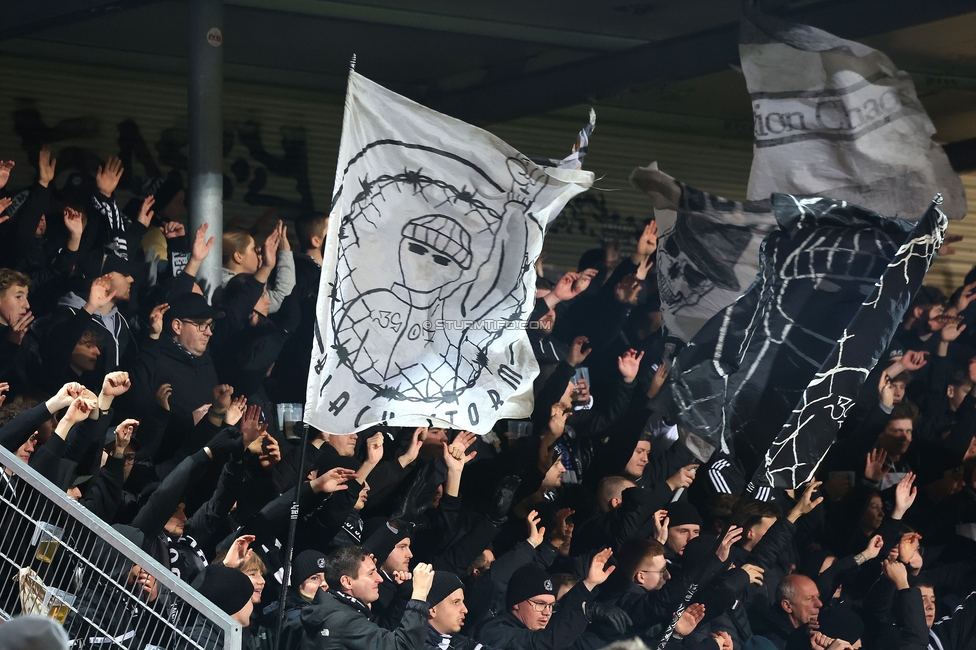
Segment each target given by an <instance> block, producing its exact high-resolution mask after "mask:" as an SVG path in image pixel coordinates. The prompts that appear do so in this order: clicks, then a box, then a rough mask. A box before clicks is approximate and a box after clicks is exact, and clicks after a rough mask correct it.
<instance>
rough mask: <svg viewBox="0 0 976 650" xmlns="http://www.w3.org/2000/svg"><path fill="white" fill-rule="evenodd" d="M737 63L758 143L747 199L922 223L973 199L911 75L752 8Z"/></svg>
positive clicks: (957, 215) (961, 210) (961, 209)
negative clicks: (928, 214)
mask: <svg viewBox="0 0 976 650" xmlns="http://www.w3.org/2000/svg"><path fill="white" fill-rule="evenodd" d="M739 56H740V59H741V63H742V72H743V74H744V75H745V78H746V85H747V86H748V89H749V94H750V97H751V99H752V109H753V126H754V128H753V131H754V136H755V142H754V154H753V161H752V171H751V173H750V175H749V190H748V198H750V199H759V200H761V199H765V198H767V197H768V196H770V194H772V193H773V192H785V193H789V194H795V195H815V196H826V197H830V198H833V199H837V200H844V201H850V202H852V203H855V204H857V205H860V206H863V207H865V208H867V209H869V210H873V211H875V212H878V213H880V214H884V215H887V216H891V217H901V218H904V219H908V220H910V221H915V220H917V219H918V218H919V215H921V214H923V213H924V212H925V211H926V209H927V208H928V204H929V201H930V200H931V198H932V197H933V196H935V195H936V194H938V193H942V194H943V196H944V197H945V202H944V204H943V206H942V210H943V212H945V214H946V215H948V217H949V218H950V219H962V218H963V216H965V214H966V193H965V189H964V188H963V185H962V181H961V180H960V179H959V176H958V175H957V174H956V173H955V172H954V171H953V170H952V166H951V165H950V163H949V159H948V158H947V156H946V154H945V152H944V151H943V150H942V147H941V146H940V145H938V144H937V143H936V142H934V141H933V140H932V136H933V135H934V134H935V127H934V126H933V125H932V120H930V119H929V116H928V115H927V114H926V112H925V109H924V108H923V107H922V105H921V103H920V102H919V100H918V96H917V95H916V93H915V87H914V85H913V83H912V80H911V77H910V75H908V73H906V72H903V71H901V70H898V68H896V67H895V65H894V64H893V63H892V62H891V60H890V59H889V58H888V57H887V56H885V55H884V54H883V53H881V52H878V51H877V50H874V49H872V48H870V47H868V46H866V45H862V44H861V43H856V42H854V41H847V40H844V39H841V38H838V37H836V36H834V35H832V34H829V33H827V32H824V31H822V30H819V29H816V28H813V27H809V26H807V25H796V24H791V23H787V22H784V21H782V20H779V19H776V18H772V17H769V16H764V15H762V14H761V13H760V12H759V11H758V10H756V9H755V8H751V7H747V8H745V14H744V15H743V18H742V23H741V30H740V38H739Z"/></svg>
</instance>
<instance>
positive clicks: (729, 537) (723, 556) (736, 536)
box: [715, 526, 743, 562]
mask: <svg viewBox="0 0 976 650" xmlns="http://www.w3.org/2000/svg"><path fill="white" fill-rule="evenodd" d="M742 533H743V530H742V528H741V527H740V526H730V527H729V530H728V531H727V532H726V533H725V537H723V538H722V543H721V544H719V545H718V550H716V551H715V555H716V556H717V557H718V559H719V561H720V562H727V561H728V559H729V553H730V552H731V551H732V546H733V545H734V544H735V543H736V542H738V541H739V540H740V539H742Z"/></svg>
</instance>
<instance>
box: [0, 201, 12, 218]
mask: <svg viewBox="0 0 976 650" xmlns="http://www.w3.org/2000/svg"><path fill="white" fill-rule="evenodd" d="M13 202H14V201H13V199H11V198H10V197H9V196H4V197H0V223H3V222H4V221H6V220H7V219H9V218H10V215H9V214H3V212H4V211H5V210H6V209H7V208H9V207H10V206H11V205H13Z"/></svg>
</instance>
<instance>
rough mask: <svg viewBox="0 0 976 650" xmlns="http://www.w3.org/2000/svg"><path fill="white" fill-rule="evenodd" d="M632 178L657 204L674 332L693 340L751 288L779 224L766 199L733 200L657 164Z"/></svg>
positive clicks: (660, 267)
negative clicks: (763, 246)
mask: <svg viewBox="0 0 976 650" xmlns="http://www.w3.org/2000/svg"><path fill="white" fill-rule="evenodd" d="M630 182H631V183H632V184H633V185H634V186H635V187H637V188H638V189H640V190H642V191H643V192H645V193H646V194H647V195H648V196H649V197H650V198H651V202H652V204H653V205H654V218H655V220H656V221H657V232H658V247H657V284H658V294H659V295H660V296H661V312H662V315H663V317H664V325H665V327H667V330H668V334H669V335H671V336H675V337H677V338H679V339H681V340H682V341H685V342H686V343H687V342H688V341H690V340H691V339H692V337H693V336H694V335H695V334H697V333H698V330H700V329H701V328H702V326H703V325H704V324H705V323H706V322H707V321H708V320H709V319H710V318H711V317H712V316H714V315H715V314H717V313H718V312H720V311H721V310H723V309H725V308H726V307H728V306H729V305H730V304H732V303H733V302H734V301H735V299H736V298H738V297H739V296H740V295H742V293H743V292H744V291H745V290H746V289H748V288H749V285H751V284H752V283H753V281H754V280H755V279H756V273H758V272H759V246H760V244H762V241H763V238H764V237H765V236H766V235H767V234H768V233H770V232H771V231H772V230H773V229H774V228H775V227H776V218H775V217H774V216H773V207H772V205H771V204H770V202H769V200H768V199H767V200H765V201H745V202H742V201H731V200H728V199H724V198H722V197H721V196H716V195H714V194H710V193H708V192H705V191H703V190H698V189H695V188H694V187H691V186H690V185H686V184H684V183H682V182H681V181H678V180H675V179H674V178H672V177H671V176H668V175H667V174H665V173H664V172H662V171H661V170H660V169H658V167H657V163H651V164H650V165H648V166H647V167H638V168H637V169H635V170H634V171H633V172H632V173H631V175H630Z"/></svg>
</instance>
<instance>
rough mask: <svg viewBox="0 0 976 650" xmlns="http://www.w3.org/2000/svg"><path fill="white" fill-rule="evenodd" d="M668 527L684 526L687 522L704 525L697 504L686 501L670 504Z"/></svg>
mask: <svg viewBox="0 0 976 650" xmlns="http://www.w3.org/2000/svg"><path fill="white" fill-rule="evenodd" d="M668 520H669V521H668V527H671V526H684V525H686V524H696V525H698V526H701V525H702V518H701V515H700V514H698V510H696V509H695V506H693V505H691V504H690V503H686V502H684V501H678V502H677V503H671V504H668Z"/></svg>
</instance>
